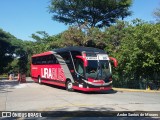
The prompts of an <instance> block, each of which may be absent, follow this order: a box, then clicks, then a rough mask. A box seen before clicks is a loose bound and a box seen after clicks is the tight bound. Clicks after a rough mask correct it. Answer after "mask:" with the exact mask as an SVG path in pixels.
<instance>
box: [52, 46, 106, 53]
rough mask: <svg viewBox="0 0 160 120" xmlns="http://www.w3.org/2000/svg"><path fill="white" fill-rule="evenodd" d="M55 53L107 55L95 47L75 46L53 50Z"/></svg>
mask: <svg viewBox="0 0 160 120" xmlns="http://www.w3.org/2000/svg"><path fill="white" fill-rule="evenodd" d="M53 51H54V52H57V53H58V52H65V51H78V52H83V51H86V52H98V53H106V52H105V51H103V50H101V49H97V48H93V47H82V46H73V47H66V48H59V49H55V50H53Z"/></svg>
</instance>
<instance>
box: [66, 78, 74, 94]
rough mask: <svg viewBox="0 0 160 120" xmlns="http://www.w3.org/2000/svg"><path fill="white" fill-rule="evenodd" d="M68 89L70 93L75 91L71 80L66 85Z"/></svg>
mask: <svg viewBox="0 0 160 120" xmlns="http://www.w3.org/2000/svg"><path fill="white" fill-rule="evenodd" d="M66 89H67V90H68V91H73V83H72V82H71V81H70V80H68V81H67V83H66Z"/></svg>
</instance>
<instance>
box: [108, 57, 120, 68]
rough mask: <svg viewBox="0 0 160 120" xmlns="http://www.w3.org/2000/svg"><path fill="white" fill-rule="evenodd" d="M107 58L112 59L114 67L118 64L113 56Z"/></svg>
mask: <svg viewBox="0 0 160 120" xmlns="http://www.w3.org/2000/svg"><path fill="white" fill-rule="evenodd" d="M109 59H110V60H112V61H113V64H114V67H117V66H118V61H117V60H116V59H115V58H113V57H109Z"/></svg>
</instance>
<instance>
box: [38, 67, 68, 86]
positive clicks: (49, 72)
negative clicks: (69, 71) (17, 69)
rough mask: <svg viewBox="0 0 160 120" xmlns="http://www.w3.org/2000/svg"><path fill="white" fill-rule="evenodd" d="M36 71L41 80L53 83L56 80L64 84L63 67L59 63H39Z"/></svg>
mask: <svg viewBox="0 0 160 120" xmlns="http://www.w3.org/2000/svg"><path fill="white" fill-rule="evenodd" d="M37 73H38V75H40V77H41V79H42V82H45V83H49V84H55V85H56V82H57V83H63V84H65V81H66V76H65V74H64V70H63V68H62V67H61V65H59V64H54V65H41V66H39V68H38V72H37Z"/></svg>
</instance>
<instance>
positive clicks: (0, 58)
mask: <svg viewBox="0 0 160 120" xmlns="http://www.w3.org/2000/svg"><path fill="white" fill-rule="evenodd" d="M15 39H16V38H15V37H14V36H12V35H11V34H10V33H7V32H5V31H3V30H2V29H0V74H1V73H4V72H7V70H8V67H7V66H8V64H9V63H10V62H12V60H13V59H14V58H13V54H14V50H15V46H13V45H12V44H11V41H13V40H15Z"/></svg>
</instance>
